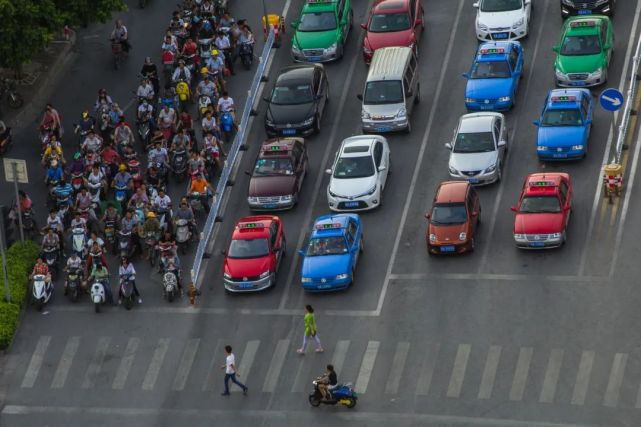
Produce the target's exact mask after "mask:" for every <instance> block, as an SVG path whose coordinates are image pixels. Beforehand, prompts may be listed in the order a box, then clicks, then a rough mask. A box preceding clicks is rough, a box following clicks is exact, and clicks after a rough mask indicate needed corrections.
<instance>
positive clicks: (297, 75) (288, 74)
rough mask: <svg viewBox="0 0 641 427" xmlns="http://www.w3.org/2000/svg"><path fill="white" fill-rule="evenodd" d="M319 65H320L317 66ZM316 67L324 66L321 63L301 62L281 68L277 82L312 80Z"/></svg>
mask: <svg viewBox="0 0 641 427" xmlns="http://www.w3.org/2000/svg"><path fill="white" fill-rule="evenodd" d="M317 65H320V67H317ZM315 68H323V66H322V65H321V64H300V65H291V66H289V67H285V68H281V70H280V72H279V73H278V79H276V84H278V83H283V82H290V81H304V82H311V81H312V79H313V76H314V69H315Z"/></svg>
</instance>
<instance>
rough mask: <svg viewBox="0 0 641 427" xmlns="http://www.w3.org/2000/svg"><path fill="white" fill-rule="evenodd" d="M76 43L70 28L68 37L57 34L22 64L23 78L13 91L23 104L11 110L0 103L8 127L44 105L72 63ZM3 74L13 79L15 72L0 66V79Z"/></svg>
mask: <svg viewBox="0 0 641 427" xmlns="http://www.w3.org/2000/svg"><path fill="white" fill-rule="evenodd" d="M75 43H76V33H75V31H73V30H70V37H69V40H65V39H64V38H63V37H62V35H61V36H60V37H57V38H56V39H55V40H53V41H51V43H49V45H48V46H47V47H46V48H45V49H43V50H42V51H41V52H39V53H37V54H36V55H35V56H34V57H33V58H32V60H31V62H29V63H27V64H25V65H24V67H23V75H22V78H21V79H20V80H19V81H17V82H16V83H17V84H16V90H17V91H18V92H20V94H21V95H22V96H23V98H24V105H23V107H22V108H20V109H18V110H13V109H11V108H9V106H8V105H7V103H6V102H2V103H1V104H0V119H1V120H4V122H5V123H6V124H7V126H10V127H17V126H19V125H20V124H21V123H24V122H26V121H28V120H29V118H30V117H31V116H33V115H34V114H38V113H39V112H40V111H41V110H42V109H43V108H44V104H46V103H47V98H48V96H49V94H50V92H51V91H52V90H53V88H54V87H55V86H56V82H57V81H58V79H59V78H60V77H61V76H62V75H64V72H65V70H66V68H67V66H68V65H69V64H70V63H71V59H72V58H73V56H74V50H73V47H74V45H75ZM2 77H9V78H14V73H13V71H12V70H9V69H6V68H0V78H2Z"/></svg>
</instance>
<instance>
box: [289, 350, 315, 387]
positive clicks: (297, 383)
mask: <svg viewBox="0 0 641 427" xmlns="http://www.w3.org/2000/svg"><path fill="white" fill-rule="evenodd" d="M313 361H314V358H313V357H312V358H310V357H301V358H299V360H298V369H296V376H295V377H294V384H292V388H291V390H290V392H292V393H301V392H302V391H303V390H304V389H305V386H306V385H307V381H309V375H308V374H309V371H310V369H311V363H312V362H313Z"/></svg>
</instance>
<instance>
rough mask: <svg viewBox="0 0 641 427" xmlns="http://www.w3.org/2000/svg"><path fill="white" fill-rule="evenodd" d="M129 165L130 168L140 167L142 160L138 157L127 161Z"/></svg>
mask: <svg viewBox="0 0 641 427" xmlns="http://www.w3.org/2000/svg"><path fill="white" fill-rule="evenodd" d="M127 165H129V168H134V169H136V168H138V167H139V166H140V162H139V161H138V160H136V159H131V160H129V161H128V162H127Z"/></svg>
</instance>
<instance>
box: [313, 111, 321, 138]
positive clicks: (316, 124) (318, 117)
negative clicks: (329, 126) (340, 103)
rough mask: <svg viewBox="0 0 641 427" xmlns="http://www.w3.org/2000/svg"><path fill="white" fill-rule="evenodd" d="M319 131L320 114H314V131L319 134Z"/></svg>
mask: <svg viewBox="0 0 641 427" xmlns="http://www.w3.org/2000/svg"><path fill="white" fill-rule="evenodd" d="M320 131H321V125H320V116H319V115H318V114H316V118H315V119H314V133H315V134H319V133H320Z"/></svg>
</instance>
